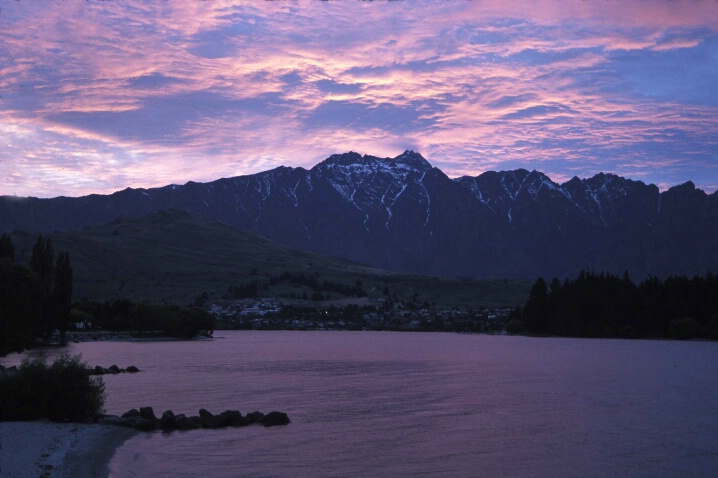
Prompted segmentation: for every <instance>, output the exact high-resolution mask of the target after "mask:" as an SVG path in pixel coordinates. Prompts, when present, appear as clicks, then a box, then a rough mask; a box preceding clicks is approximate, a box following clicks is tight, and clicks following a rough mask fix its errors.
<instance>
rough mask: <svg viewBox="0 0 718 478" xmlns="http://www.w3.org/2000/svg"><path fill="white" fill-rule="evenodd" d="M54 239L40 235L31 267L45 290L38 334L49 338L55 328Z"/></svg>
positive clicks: (34, 249) (31, 258)
mask: <svg viewBox="0 0 718 478" xmlns="http://www.w3.org/2000/svg"><path fill="white" fill-rule="evenodd" d="M54 255H55V254H54V252H53V250H52V240H51V239H50V238H49V237H48V238H44V237H43V236H42V235H40V236H39V237H38V238H37V241H36V242H35V245H34V246H33V248H32V256H31V257H30V268H31V269H32V270H33V271H34V272H35V273H36V274H37V275H38V276H39V277H40V286H41V288H42V292H43V300H42V316H41V318H40V323H39V324H38V331H37V333H38V335H40V336H42V337H43V338H45V339H49V338H50V336H51V335H52V331H53V330H54V323H53V308H54V307H53V304H52V279H53V277H52V266H53V260H54Z"/></svg>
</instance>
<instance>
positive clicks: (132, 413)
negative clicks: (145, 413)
mask: <svg viewBox="0 0 718 478" xmlns="http://www.w3.org/2000/svg"><path fill="white" fill-rule="evenodd" d="M139 416H141V414H140V411H139V410H137V409H136V408H133V409H132V410H128V411H126V412H125V413H123V414H122V418H133V417H139ZM142 418H144V417H142Z"/></svg>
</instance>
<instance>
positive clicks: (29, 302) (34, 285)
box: [0, 260, 43, 357]
mask: <svg viewBox="0 0 718 478" xmlns="http://www.w3.org/2000/svg"><path fill="white" fill-rule="evenodd" d="M42 297H43V295H42V288H41V286H40V279H39V277H38V276H37V274H35V273H33V272H32V271H31V270H30V269H28V268H27V267H23V266H20V265H18V264H13V263H12V262H10V261H8V260H0V357H2V356H4V355H7V354H8V353H11V352H21V351H22V350H24V349H25V348H27V347H29V346H30V345H31V344H32V337H33V334H32V332H33V326H34V325H35V324H37V323H38V321H39V319H40V315H41V313H42V307H41V303H42Z"/></svg>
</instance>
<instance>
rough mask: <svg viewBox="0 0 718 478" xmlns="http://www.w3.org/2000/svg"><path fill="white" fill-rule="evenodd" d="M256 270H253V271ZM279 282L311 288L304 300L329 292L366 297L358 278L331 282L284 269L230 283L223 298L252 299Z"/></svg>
mask: <svg viewBox="0 0 718 478" xmlns="http://www.w3.org/2000/svg"><path fill="white" fill-rule="evenodd" d="M255 272H256V271H253V273H255ZM280 284H289V285H291V286H293V287H306V288H308V289H310V290H311V294H307V293H306V292H304V293H303V294H302V296H301V297H296V294H295V297H290V298H297V299H299V298H301V299H304V300H314V301H320V300H324V299H325V298H327V296H328V294H329V293H334V294H339V295H343V296H345V297H366V296H367V293H366V291H365V290H364V284H363V282H362V281H361V279H358V280H357V281H356V282H355V283H354V285H349V284H342V283H339V282H332V281H329V280H320V279H319V276H318V275H317V274H309V275H307V274H304V273H303V272H289V271H284V272H282V273H281V274H279V275H274V276H270V277H269V279H268V280H267V279H264V281H262V282H260V281H259V280H251V281H249V282H244V283H242V284H236V285H231V286H229V287H228V289H227V293H226V294H225V295H224V296H223V298H224V299H253V298H255V297H258V296H259V295H260V293H261V292H264V291H267V290H269V288H270V287H272V286H277V285H280Z"/></svg>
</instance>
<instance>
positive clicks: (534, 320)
mask: <svg viewBox="0 0 718 478" xmlns="http://www.w3.org/2000/svg"><path fill="white" fill-rule="evenodd" d="M548 305H549V303H548V286H547V285H546V280H545V279H544V278H542V277H540V278H538V279H537V280H536V282H535V283H534V285H533V286H532V287H531V293H530V294H529V300H528V301H527V302H526V306H525V307H524V323H525V324H526V330H528V331H529V332H532V333H545V332H546V323H547V321H548V313H549V310H548Z"/></svg>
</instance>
